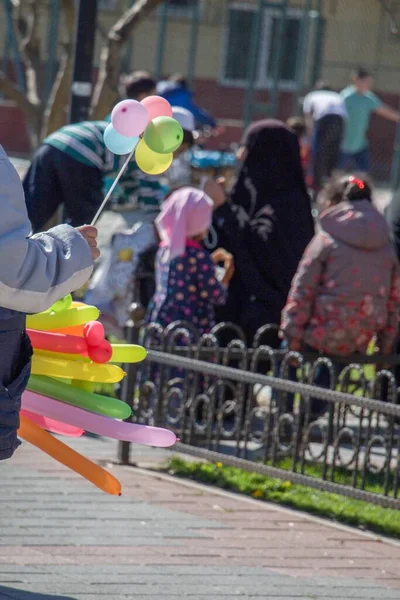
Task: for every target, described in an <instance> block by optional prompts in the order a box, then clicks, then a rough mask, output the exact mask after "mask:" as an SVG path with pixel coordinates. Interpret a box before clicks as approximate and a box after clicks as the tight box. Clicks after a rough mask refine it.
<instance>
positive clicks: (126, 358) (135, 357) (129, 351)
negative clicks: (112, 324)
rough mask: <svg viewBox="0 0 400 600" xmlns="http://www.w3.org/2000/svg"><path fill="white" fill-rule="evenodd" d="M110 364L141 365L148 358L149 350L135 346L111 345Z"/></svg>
mask: <svg viewBox="0 0 400 600" xmlns="http://www.w3.org/2000/svg"><path fill="white" fill-rule="evenodd" d="M111 348H112V356H111V360H110V363H119V364H123V363H139V362H142V360H144V359H145V358H146V356H147V350H146V349H145V348H143V347H142V346H135V345H134V344H111Z"/></svg>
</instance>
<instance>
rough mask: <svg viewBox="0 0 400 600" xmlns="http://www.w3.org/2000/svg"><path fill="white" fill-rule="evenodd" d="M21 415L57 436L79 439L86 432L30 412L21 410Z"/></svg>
mask: <svg viewBox="0 0 400 600" xmlns="http://www.w3.org/2000/svg"><path fill="white" fill-rule="evenodd" d="M21 415H23V416H24V417H27V418H28V419H30V420H31V421H32V422H33V423H35V424H36V425H39V427H41V428H42V429H46V431H50V432H51V433H55V434H57V435H64V436H65V437H71V438H79V437H81V436H82V435H83V434H84V433H85V432H84V431H83V429H80V428H79V427H71V425H65V423H59V422H58V421H54V420H53V419H49V418H48V417H43V416H41V415H37V414H34V413H31V412H29V411H28V410H24V409H22V410H21Z"/></svg>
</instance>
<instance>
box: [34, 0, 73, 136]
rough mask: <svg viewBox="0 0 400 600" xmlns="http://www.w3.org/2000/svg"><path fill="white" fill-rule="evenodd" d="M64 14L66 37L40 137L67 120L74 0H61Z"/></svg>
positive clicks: (62, 124)
mask: <svg viewBox="0 0 400 600" xmlns="http://www.w3.org/2000/svg"><path fill="white" fill-rule="evenodd" d="M62 9H63V15H64V25H65V27H64V29H66V31H67V39H66V41H65V43H64V50H63V56H62V59H61V63H60V67H59V69H58V73H57V77H56V79H55V82H54V85H53V88H52V90H51V94H50V98H49V101H48V104H47V107H46V111H45V116H44V121H43V127H42V132H41V138H42V139H43V138H45V137H46V136H48V135H50V133H53V131H57V129H60V127H63V126H64V125H65V124H66V122H67V115H68V106H69V101H70V93H71V81H72V69H73V64H74V53H73V35H74V29H75V2H74V0H62Z"/></svg>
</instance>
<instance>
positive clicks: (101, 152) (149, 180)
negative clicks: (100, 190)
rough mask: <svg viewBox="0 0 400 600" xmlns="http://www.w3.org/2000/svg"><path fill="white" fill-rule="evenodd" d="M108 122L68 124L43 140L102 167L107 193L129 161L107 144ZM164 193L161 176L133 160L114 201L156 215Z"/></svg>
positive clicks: (81, 159) (115, 192)
mask: <svg viewBox="0 0 400 600" xmlns="http://www.w3.org/2000/svg"><path fill="white" fill-rule="evenodd" d="M108 123H109V121H108V120H104V121H83V122H82V123H76V124H73V125H66V126H65V127H62V128H61V129H59V130H58V131H56V132H54V133H52V134H51V135H49V136H48V137H47V138H46V139H45V140H44V141H43V143H44V144H48V145H49V146H53V147H54V148H57V149H58V150H60V151H61V152H65V154H68V156H70V157H71V158H73V159H74V160H76V161H78V162H80V163H83V164H84V165H87V166H88V167H94V168H96V169H100V171H102V172H103V182H104V192H105V193H106V192H107V191H108V190H109V189H110V187H111V185H112V183H113V181H114V179H115V177H116V176H117V174H118V172H119V170H120V169H121V167H122V165H123V164H124V162H125V160H126V156H117V155H115V154H113V153H112V152H110V150H108V149H107V147H106V145H105V143H104V139H103V135H104V130H105V128H106V127H107V125H108ZM164 195H165V190H164V188H163V186H162V185H161V184H160V182H159V178H158V177H156V176H154V175H146V173H143V171H141V170H140V169H139V167H138V166H137V164H136V163H135V161H134V160H132V161H131V162H130V163H129V165H128V167H127V169H126V171H125V173H124V174H123V175H122V177H121V179H120V180H119V184H118V186H117V187H116V189H115V190H114V192H113V195H112V202H114V203H117V204H129V205H132V206H133V207H135V208H136V209H137V210H138V211H140V212H142V211H143V212H145V213H155V214H156V212H157V211H158V210H159V208H160V205H161V202H162V201H163V199H164Z"/></svg>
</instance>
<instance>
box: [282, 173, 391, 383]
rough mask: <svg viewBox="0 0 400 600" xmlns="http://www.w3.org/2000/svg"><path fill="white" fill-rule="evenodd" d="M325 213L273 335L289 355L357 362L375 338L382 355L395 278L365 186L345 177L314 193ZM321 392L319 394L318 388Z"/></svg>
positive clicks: (387, 343)
mask: <svg viewBox="0 0 400 600" xmlns="http://www.w3.org/2000/svg"><path fill="white" fill-rule="evenodd" d="M321 194H322V200H323V201H324V204H325V206H326V210H325V211H324V212H322V214H321V216H320V230H319V231H318V233H317V234H316V235H315V236H314V238H313V239H312V241H311V242H310V244H309V246H308V247H307V249H306V251H305V253H304V256H303V258H302V260H301V262H300V264H299V267H298V269H297V273H296V275H295V277H294V279H293V281H292V286H291V290H290V293H289V297H288V301H287V304H286V306H285V308H284V310H283V313H282V323H281V329H282V332H283V335H284V337H285V339H286V340H287V343H288V347H289V349H290V350H302V349H305V350H308V351H316V352H320V353H322V354H324V355H330V356H333V357H336V356H337V357H343V356H349V355H351V354H354V353H362V354H365V353H366V351H367V348H368V345H369V343H370V341H371V339H372V338H373V336H374V335H375V334H376V335H377V344H378V346H379V350H380V352H381V353H382V354H390V352H391V351H392V347H393V344H394V342H395V339H396V337H397V331H398V324H399V308H400V305H399V301H400V272H399V267H398V260H397V257H396V255H395V252H394V250H393V248H392V245H391V243H390V239H389V229H388V226H387V224H386V221H385V219H384V217H383V216H382V215H381V214H380V213H379V212H378V211H377V210H376V209H375V208H374V206H373V205H372V192H371V188H370V186H369V184H368V183H367V182H366V181H364V180H361V179H357V178H355V177H345V178H341V179H339V180H338V181H336V182H335V181H334V182H332V183H330V184H328V185H327V187H326V188H325V189H324V190H323V191H322V192H321ZM324 387H325V386H324Z"/></svg>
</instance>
